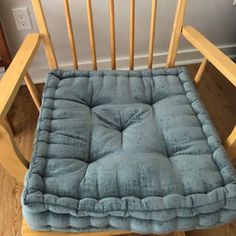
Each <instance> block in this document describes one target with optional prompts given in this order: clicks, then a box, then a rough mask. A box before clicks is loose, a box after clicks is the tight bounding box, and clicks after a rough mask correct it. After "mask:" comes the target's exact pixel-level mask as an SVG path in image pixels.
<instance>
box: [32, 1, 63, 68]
mask: <svg viewBox="0 0 236 236" xmlns="http://www.w3.org/2000/svg"><path fill="white" fill-rule="evenodd" d="M32 5H33V8H34V14H35V17H36V20H37V23H38V28H39V32H40V35H41V37H42V41H43V45H44V49H45V53H46V55H47V59H48V65H49V67H50V69H57V68H58V64H57V59H56V56H55V52H54V48H53V45H52V41H51V38H50V35H49V32H48V27H47V24H46V21H45V16H44V12H43V8H42V4H41V0H32Z"/></svg>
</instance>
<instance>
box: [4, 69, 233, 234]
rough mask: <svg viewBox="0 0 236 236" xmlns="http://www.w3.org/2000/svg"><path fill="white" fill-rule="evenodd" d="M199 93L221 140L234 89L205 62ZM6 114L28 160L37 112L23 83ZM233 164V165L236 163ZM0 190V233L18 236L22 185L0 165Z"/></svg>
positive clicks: (229, 230) (221, 230) (228, 125)
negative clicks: (205, 67)
mask: <svg viewBox="0 0 236 236" xmlns="http://www.w3.org/2000/svg"><path fill="white" fill-rule="evenodd" d="M188 69H189V71H190V74H191V75H192V76H194V73H196V71H197V69H198V65H190V66H188ZM37 88H38V89H39V91H40V94H41V93H42V88H43V85H38V86H37ZM199 94H200V97H201V99H202V101H203V102H204V104H205V106H206V108H207V110H208V111H209V114H210V116H211V118H212V120H213V121H214V124H215V126H216V129H217V130H218V132H219V134H220V137H221V139H222V140H223V141H224V140H225V139H226V137H227V136H228V134H229V133H230V131H231V129H232V128H233V126H234V125H235V117H236V93H235V88H233V86H232V85H231V84H230V83H228V81H226V80H224V77H223V76H222V75H221V74H220V73H219V72H218V71H216V70H215V69H214V68H213V67H212V66H211V65H208V66H207V69H206V73H205V74H204V76H203V79H202V82H201V84H200V87H199ZM9 116H10V118H11V120H12V122H13V124H14V127H15V132H16V141H17V143H18V144H19V147H20V150H21V151H22V153H23V154H24V156H25V157H26V158H27V159H28V160H30V157H31V154H32V147H33V139H34V130H35V127H36V121H37V117H38V112H37V109H36V108H35V106H34V103H33V102H32V100H31V98H30V96H29V93H28V91H27V89H26V87H25V86H22V88H21V89H20V91H19V93H18V95H17V98H16V100H15V102H14V104H13V106H12V108H11V110H10V113H9ZM234 164H235V166H236V163H234ZM0 189H1V191H0V209H1V210H0V236H20V228H21V219H22V215H21V207H20V200H19V199H20V195H21V191H22V186H21V185H20V184H19V183H17V181H16V180H15V179H14V178H12V177H11V176H9V175H8V174H7V173H6V171H5V170H4V169H3V168H2V167H1V166H0ZM136 235H137V234H133V236H136ZM186 235H187V236H233V235H236V222H235V223H233V224H230V225H227V226H222V227H217V228H214V229H208V230H201V231H197V230H195V231H191V232H187V233H186Z"/></svg>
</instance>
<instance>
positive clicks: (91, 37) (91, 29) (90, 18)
mask: <svg viewBox="0 0 236 236" xmlns="http://www.w3.org/2000/svg"><path fill="white" fill-rule="evenodd" d="M87 14H88V27H89V40H90V48H91V53H92V62H93V70H97V56H96V45H95V38H94V26H93V12H92V5H91V0H87Z"/></svg>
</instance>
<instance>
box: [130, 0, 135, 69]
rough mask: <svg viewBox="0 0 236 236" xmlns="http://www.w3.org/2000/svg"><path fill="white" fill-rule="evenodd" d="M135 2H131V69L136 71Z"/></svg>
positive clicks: (133, 0) (132, 0) (131, 0)
mask: <svg viewBox="0 0 236 236" xmlns="http://www.w3.org/2000/svg"><path fill="white" fill-rule="evenodd" d="M134 26H135V0H130V40H129V69H130V70H133V69H134Z"/></svg>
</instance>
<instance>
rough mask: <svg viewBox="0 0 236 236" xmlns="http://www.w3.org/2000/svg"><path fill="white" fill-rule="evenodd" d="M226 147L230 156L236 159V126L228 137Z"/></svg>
mask: <svg viewBox="0 0 236 236" xmlns="http://www.w3.org/2000/svg"><path fill="white" fill-rule="evenodd" d="M225 147H226V149H227V152H228V155H229V158H230V159H231V160H233V159H236V126H235V127H234V129H233V131H232V133H231V134H230V135H229V137H228V138H227V140H226V142H225Z"/></svg>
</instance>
